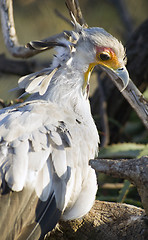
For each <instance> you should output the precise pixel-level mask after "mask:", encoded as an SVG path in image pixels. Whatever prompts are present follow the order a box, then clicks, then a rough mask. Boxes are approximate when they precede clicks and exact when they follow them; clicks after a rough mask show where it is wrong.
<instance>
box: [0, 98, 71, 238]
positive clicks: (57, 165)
mask: <svg viewBox="0 0 148 240" xmlns="http://www.w3.org/2000/svg"><path fill="white" fill-rule="evenodd" d="M63 115H64V111H62V112H61V111H60V110H59V108H58V107H57V106H56V105H54V104H52V103H47V102H45V101H33V102H32V103H27V102H26V103H24V104H22V105H19V106H17V107H16V108H8V109H6V110H3V111H2V113H1V115H0V175H1V178H0V180H1V185H2V187H1V192H3V194H2V195H1V204H2V202H3V203H4V204H5V200H4V201H2V199H4V198H5V195H7V194H9V197H8V198H7V199H9V198H11V195H13V198H14V199H15V196H16V198H19V196H21V195H20V192H19V191H21V194H23V192H24V193H25V197H24V196H23V199H25V203H24V205H22V203H21V204H20V201H19V200H20V199H19V200H18V204H19V205H20V206H21V205H22V208H19V207H18V209H19V210H20V211H19V212H20V214H19V216H21V212H23V211H24V214H26V213H25V207H27V204H28V206H29V205H30V201H31V203H32V204H33V201H35V202H36V205H37V210H36V212H35V213H34V214H35V216H34V218H35V219H36V222H38V224H39V225H40V227H41V225H42V224H45V219H46V216H47V214H48V215H49V214H50V215H51V216H52V219H51V218H50V217H48V219H49V221H50V224H49V221H48V224H47V226H48V228H47V229H46V230H48V231H49V230H51V229H50V228H52V227H53V226H54V225H55V223H56V222H57V220H58V218H59V216H60V213H61V211H62V209H63V207H64V201H65V199H64V196H65V195H64V193H65V191H66V183H67V181H68V179H69V174H70V172H69V169H68V167H67V163H66V152H65V149H66V148H67V147H69V146H70V145H71V135H70V133H69V131H68V129H67V127H66V124H65V122H64V117H63ZM7 186H8V187H9V188H10V189H11V190H13V191H14V192H15V193H14V192H13V193H12V192H11V193H7ZM27 189H28V192H27ZM17 192H19V195H17V194H18V193H17ZM29 194H30V197H29ZM32 196H33V197H32ZM58 196H63V198H61V197H58ZM34 199H35V200H34ZM9 201H10V202H11V201H12V203H13V200H12V199H11V200H10V199H9ZM12 205H13V204H12ZM39 205H40V207H38V206H39ZM1 206H2V205H1ZM7 208H8V206H7ZM7 208H6V207H5V210H6V209H7ZM14 208H15V211H16V212H17V206H15V207H14ZM8 209H9V208H8ZM4 215H5V214H4ZM15 217H16V218H19V217H18V212H17V214H16V215H15V214H14V215H13V218H14V219H15ZM15 220H16V219H15ZM31 220H32V219H31ZM17 221H18V219H17ZM18 222H19V221H18ZM51 223H52V227H51ZM1 225H2V224H1ZM33 229H36V227H35V228H34V226H33ZM44 229H45V226H44ZM32 231H34V230H31V234H32ZM48 231H47V232H48ZM43 234H45V233H42V235H43ZM20 239H21V238H20Z"/></svg>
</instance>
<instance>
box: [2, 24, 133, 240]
mask: <svg viewBox="0 0 148 240" xmlns="http://www.w3.org/2000/svg"><path fill="white" fill-rule="evenodd" d="M74 24H75V27H76V28H75V31H72V32H71V34H70V35H69V36H66V38H61V39H58V40H57V42H56V44H53V45H54V46H56V47H55V50H56V51H57V55H56V57H54V59H53V63H52V65H51V66H50V68H46V69H43V70H41V71H40V72H37V73H33V74H30V75H27V76H25V77H22V78H20V80H19V88H24V89H25V91H26V92H27V93H29V94H31V96H30V97H29V98H28V99H27V100H26V102H24V103H22V104H19V105H16V106H14V107H9V108H7V109H4V110H1V111H0V113H1V114H0V121H1V122H0V134H1V135H0V174H1V175H0V180H1V192H2V194H1V202H0V207H1V209H2V211H3V212H2V213H1V214H2V217H1V218H0V221H1V224H0V225H1V226H3V225H4V223H5V222H6V220H7V216H6V214H7V215H10V220H9V221H8V226H9V232H7V231H6V228H2V227H1V229H0V233H1V236H3V237H4V238H5V239H19V240H24V239H28V240H30V239H41V238H43V237H44V235H45V234H46V233H47V232H48V231H50V230H52V228H54V226H55V225H56V223H57V221H58V219H59V218H60V216H61V217H62V218H63V219H64V220H68V219H74V218H79V217H82V216H84V215H85V214H86V213H87V212H88V211H89V210H90V208H91V207H92V205H93V202H94V200H95V194H96V191H97V182H96V175H95V172H94V170H93V169H92V168H91V167H90V166H89V164H88V162H89V159H92V158H94V157H95V154H96V152H97V151H98V143H99V136H98V132H97V129H96V126H95V124H94V121H93V118H92V116H91V111H90V105H89V100H88V95H89V92H88V85H89V77H90V72H91V71H92V69H93V67H94V66H95V65H98V64H99V65H101V64H102V66H104V68H106V69H107V68H109V69H110V71H111V72H113V74H114V75H117V77H118V78H119V77H121V80H122V82H123V84H124V86H126V84H127V82H128V74H127V71H126V68H125V60H124V57H125V50H124V48H123V46H122V44H121V43H120V42H119V41H118V40H116V39H115V38H114V37H112V36H111V35H110V34H108V33H107V32H106V31H105V30H103V29H101V28H90V29H83V27H82V26H80V25H79V24H77V23H76V22H75V23H74ZM30 45H31V46H32V47H33V48H36V49H40V50H41V49H44V48H47V47H49V48H50V46H49V45H50V44H49V45H48V44H47V42H46V43H45V44H44V43H43V42H33V43H30ZM47 45H48V46H47ZM101 49H103V50H101ZM101 51H103V52H105V51H106V52H107V54H108V56H109V60H111V56H112V54H113V56H114V59H115V61H114V59H113V60H112V61H110V62H109V63H108V62H107V63H106V62H103V61H101V59H100V58H99V54H100V52H101ZM119 70H120V71H119ZM123 73H124V74H123ZM9 203H10V205H9ZM11 205H12V206H11ZM10 207H11V210H10Z"/></svg>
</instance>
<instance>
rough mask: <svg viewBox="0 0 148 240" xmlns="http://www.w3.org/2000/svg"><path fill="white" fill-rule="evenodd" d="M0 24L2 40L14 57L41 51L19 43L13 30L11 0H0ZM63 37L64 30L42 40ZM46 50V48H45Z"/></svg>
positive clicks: (31, 54) (53, 39)
mask: <svg viewBox="0 0 148 240" xmlns="http://www.w3.org/2000/svg"><path fill="white" fill-rule="evenodd" d="M0 12H1V24H2V31H3V36H4V41H5V44H6V47H7V49H8V50H9V52H10V53H11V54H12V55H13V56H14V57H19V58H29V57H32V56H34V55H36V54H38V53H40V52H41V51H39V50H32V49H29V48H26V47H25V46H23V45H20V44H19V41H18V37H17V34H16V30H15V23H14V18H13V4H12V0H1V2H0ZM62 37H64V32H62V33H60V34H56V35H53V36H51V37H48V38H45V39H43V41H45V42H46V41H51V42H52V41H55V40H56V39H57V38H62ZM45 50H46V49H45Z"/></svg>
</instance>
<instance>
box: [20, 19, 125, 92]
mask: <svg viewBox="0 0 148 240" xmlns="http://www.w3.org/2000/svg"><path fill="white" fill-rule="evenodd" d="M76 24H77V23H76ZM28 46H29V47H30V48H32V49H36V50H39V51H41V50H46V49H51V48H53V47H56V48H57V52H58V54H57V56H56V57H55V61H54V64H53V68H55V69H56V70H57V69H58V68H60V67H61V66H63V65H64V66H65V64H66V65H67V66H68V64H69V63H71V62H73V63H74V65H75V69H74V70H78V71H80V72H84V82H83V87H82V88H83V90H84V92H86V91H85V90H87V86H88V83H89V78H90V75H91V72H92V70H93V69H94V67H95V66H97V65H98V66H100V67H101V68H102V69H103V70H104V71H106V72H107V73H108V75H109V76H110V77H111V78H113V79H114V80H117V81H119V80H121V82H122V85H121V86H122V87H121V91H123V90H124V89H125V88H126V86H127V85H128V82H129V75H128V72H127V70H126V67H125V64H126V57H125V49H124V47H123V45H122V43H121V42H119V41H118V40H117V39H116V38H115V37H113V36H112V35H111V34H109V33H108V32H106V31H105V30H104V29H102V28H98V27H96V28H83V26H80V25H79V24H77V28H76V29H75V31H70V32H64V36H62V37H61V38H59V39H57V40H56V41H52V42H51V41H49V42H48V41H33V42H30V43H29V44H28ZM69 60H70V61H69ZM71 60H73V61H71ZM53 72H54V70H53ZM53 72H52V73H53ZM55 72H56V71H55ZM55 72H54V73H55ZM52 76H53V75H52ZM48 79H49V78H48ZM20 82H21V84H23V86H24V83H25V84H26V80H25V81H24V78H23V79H22V78H21V79H20ZM38 85H39V84H38ZM46 85H48V84H46ZM41 86H42V84H41V83H40V86H39V87H41ZM27 87H28V83H27ZM37 87H38V86H37ZM47 87H48V86H47ZM47 87H46V89H47ZM37 89H38V88H37ZM44 93H45V91H43V94H44Z"/></svg>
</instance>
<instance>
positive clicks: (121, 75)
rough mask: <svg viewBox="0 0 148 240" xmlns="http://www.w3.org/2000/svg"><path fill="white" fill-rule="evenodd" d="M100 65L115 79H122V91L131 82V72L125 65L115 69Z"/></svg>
mask: <svg viewBox="0 0 148 240" xmlns="http://www.w3.org/2000/svg"><path fill="white" fill-rule="evenodd" d="M100 67H101V68H102V69H103V70H104V71H105V72H107V74H108V75H109V76H110V77H111V78H112V79H113V80H118V79H119V80H121V81H122V84H123V87H122V89H121V92H122V91H124V89H125V88H126V87H127V85H128V83H129V74H128V71H127V69H126V67H125V66H123V67H121V68H118V69H117V70H113V69H111V68H108V67H106V66H104V65H100Z"/></svg>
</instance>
